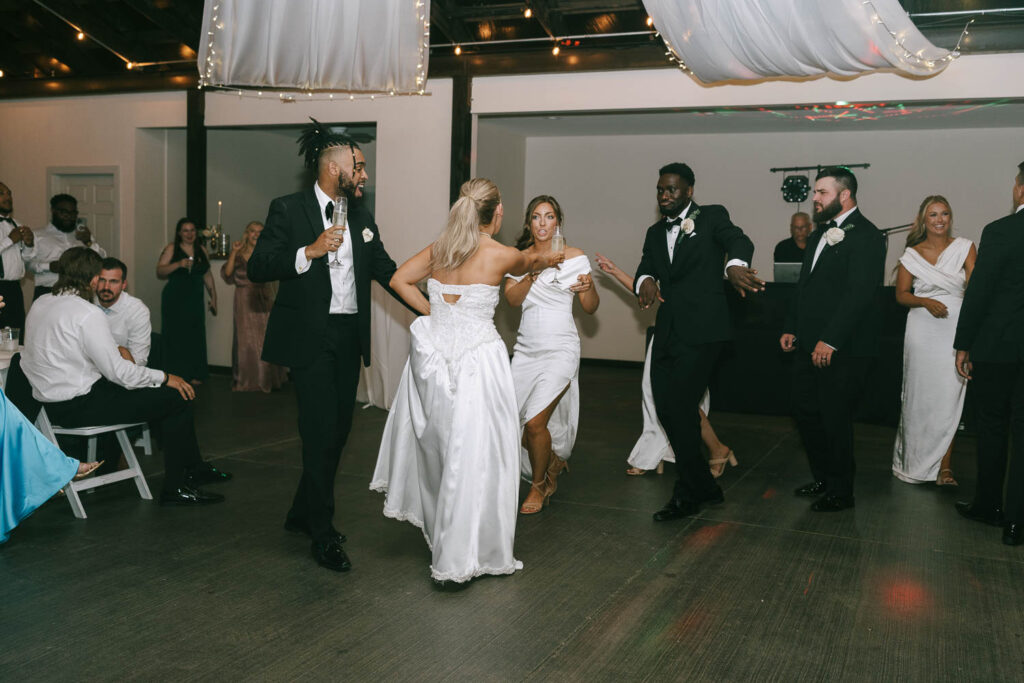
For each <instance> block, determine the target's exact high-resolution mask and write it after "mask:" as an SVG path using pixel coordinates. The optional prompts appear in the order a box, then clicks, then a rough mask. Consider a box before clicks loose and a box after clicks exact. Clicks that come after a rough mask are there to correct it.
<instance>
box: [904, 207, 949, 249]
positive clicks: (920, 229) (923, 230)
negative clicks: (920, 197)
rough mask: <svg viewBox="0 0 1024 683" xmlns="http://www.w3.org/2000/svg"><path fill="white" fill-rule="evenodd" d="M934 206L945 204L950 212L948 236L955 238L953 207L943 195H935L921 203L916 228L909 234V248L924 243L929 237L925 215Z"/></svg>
mask: <svg viewBox="0 0 1024 683" xmlns="http://www.w3.org/2000/svg"><path fill="white" fill-rule="evenodd" d="M932 204H944V205H945V206H946V209H948V210H949V231H948V233H947V234H948V235H949V236H950V237H952V236H953V207H952V206H950V205H949V200H948V199H946V198H945V197H943V196H942V195H941V194H933V195H930V196H928V197H925V198H924V201H923V202H921V208H919V209H918V210H917V218H915V219H914V227H913V229H911V231H910V233H909V234H907V246H908V247H912V246H914V245H916V244H920V243H921V242H924V240H925V237H927V236H928V227H927V226H926V225H925V214H926V213H927V212H928V207H930V206H931V205H932Z"/></svg>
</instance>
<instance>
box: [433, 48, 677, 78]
mask: <svg viewBox="0 0 1024 683" xmlns="http://www.w3.org/2000/svg"><path fill="white" fill-rule="evenodd" d="M669 66H672V65H671V64H670V63H669V61H668V59H667V58H666V57H665V48H664V47H663V46H662V44H661V42H660V41H650V42H647V43H639V44H633V45H629V46H624V47H619V48H614V49H610V48H596V47H595V48H588V47H576V48H572V49H571V50H562V53H561V54H560V55H559V56H558V57H557V58H556V57H554V56H552V54H551V50H550V49H549V48H548V47H547V46H545V47H544V48H543V49H533V50H529V51H526V50H519V51H516V52H514V53H508V52H506V53H476V54H473V53H465V52H464V53H463V54H462V55H461V56H459V57H456V56H455V55H453V54H451V53H450V52H447V51H446V52H445V53H443V54H440V55H432V56H431V57H430V77H431V78H448V77H452V76H456V75H460V74H468V75H470V76H497V75H509V74H535V73H564V72H574V71H615V70H618V69H654V68H660V67H669Z"/></svg>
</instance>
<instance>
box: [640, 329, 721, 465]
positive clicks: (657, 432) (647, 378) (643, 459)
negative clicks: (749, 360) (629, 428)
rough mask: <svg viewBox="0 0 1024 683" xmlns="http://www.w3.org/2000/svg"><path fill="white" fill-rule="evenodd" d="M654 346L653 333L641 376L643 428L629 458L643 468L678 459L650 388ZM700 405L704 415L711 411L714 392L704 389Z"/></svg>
mask: <svg viewBox="0 0 1024 683" xmlns="http://www.w3.org/2000/svg"><path fill="white" fill-rule="evenodd" d="M653 347H654V337H653V336H652V337H651V342H650V343H649V344H648V345H647V355H646V356H645V357H644V377H643V379H642V380H640V397H641V406H640V407H641V409H642V410H643V415H644V431H643V432H642V433H641V434H640V438H639V439H637V440H636V444H634V446H633V450H632V451H631V452H630V454H629V457H628V458H627V459H626V462H628V463H629V464H630V465H632V466H633V467H638V468H640V469H642V470H653V469H654V468H656V467H657V466H658V463H659V462H661V461H662V460H667V461H668V462H675V461H676V454H675V453H673V452H672V444H670V443H669V442H668V435H667V434H665V428H664V427H662V426H661V422H659V421H658V413H657V412H656V411H655V409H654V393H653V392H652V391H651V349H652V348H653ZM700 409H701V410H703V411H704V414H705V415H709V414H710V413H711V393H710V392H709V391H705V392H704V397H703V398H701V400H700Z"/></svg>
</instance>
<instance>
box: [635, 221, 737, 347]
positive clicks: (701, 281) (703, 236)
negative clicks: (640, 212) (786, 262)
mask: <svg viewBox="0 0 1024 683" xmlns="http://www.w3.org/2000/svg"><path fill="white" fill-rule="evenodd" d="M698 212H699V213H698ZM695 214H696V218H694V215H695ZM687 218H693V219H694V230H693V233H691V234H690V235H689V236H687V235H685V234H683V232H682V230H680V232H679V235H680V238H679V241H678V242H677V243H676V247H675V251H674V253H673V255H672V261H671V262H670V261H669V259H668V240H667V236H666V221H665V220H664V219H662V220H660V221H658V222H657V223H655V224H654V225H652V226H651V227H649V228H648V229H647V238H646V239H645V240H644V253H643V257H642V258H641V259H640V267H639V268H638V269H637V271H636V278H634V280H633V282H634V283H635V282H636V281H637V279H639V278H640V277H641V276H642V275H650V276H651V277H653V278H654V279H655V280H656V281H657V282H658V285H659V287H660V288H661V296H662V298H663V299H664V300H665V301H664V302H663V303H662V304H661V305H660V306H659V307H658V315H657V318H656V320H655V336H654V343H655V345H658V346H660V345H661V344H677V343H683V344H705V343H708V342H716V341H726V340H728V339H732V325H731V324H730V322H729V308H728V305H727V304H726V299H725V290H724V288H723V287H722V276H723V269H724V267H725V263H726V257H727V256H728V259H730V260H731V259H741V260H743V261H746V262H747V263H750V262H751V260H752V259H753V257H754V244H753V243H752V242H751V241H750V239H749V238H748V237H747V236H746V235H744V234H743V230H741V229H740V228H738V227H736V226H735V225H733V224H732V221H731V220H729V212H728V211H726V210H725V207H724V206H719V205H717V204H710V205H708V206H698V205H697V203H696V202H693V203H692V204H691V206H690V210H689V211H688V212H687Z"/></svg>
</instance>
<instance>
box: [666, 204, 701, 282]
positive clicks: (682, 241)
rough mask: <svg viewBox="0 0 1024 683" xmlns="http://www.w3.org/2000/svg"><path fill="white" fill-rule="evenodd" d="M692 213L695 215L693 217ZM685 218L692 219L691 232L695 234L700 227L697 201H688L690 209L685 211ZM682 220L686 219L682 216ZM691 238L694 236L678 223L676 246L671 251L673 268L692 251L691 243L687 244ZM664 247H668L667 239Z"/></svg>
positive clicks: (679, 264)
mask: <svg viewBox="0 0 1024 683" xmlns="http://www.w3.org/2000/svg"><path fill="white" fill-rule="evenodd" d="M694 215H696V216H697V217H696V218H694ZM686 218H689V219H691V220H692V221H693V233H691V234H692V235H694V236H695V235H696V234H697V233H699V232H700V228H701V226H700V222H701V216H700V207H699V206H698V205H697V202H690V210H689V211H687V212H686ZM683 220H684V221H685V220H686V219H685V218H684V219H683ZM691 239H695V237H691V236H690V235H687V234H686V233H684V232H683V226H682V225H680V226H679V234H678V235H677V236H676V246H675V249H674V250H673V251H672V269H673V270H678V269H679V268H680V266H681V264H682V262H683V261H685V260H687V259H688V257H689V256H690V255H691V254H693V253H694V252H693V251H692V249H690V246H691V245H689V244H688V243H689V241H690V240H691ZM665 249H666V250H667V249H668V239H666V240H665Z"/></svg>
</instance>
